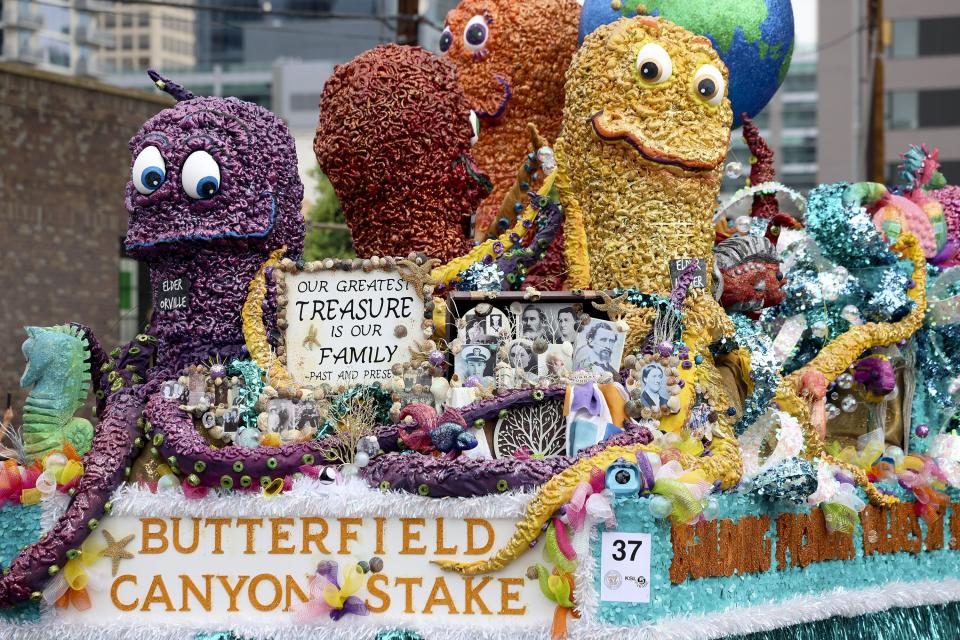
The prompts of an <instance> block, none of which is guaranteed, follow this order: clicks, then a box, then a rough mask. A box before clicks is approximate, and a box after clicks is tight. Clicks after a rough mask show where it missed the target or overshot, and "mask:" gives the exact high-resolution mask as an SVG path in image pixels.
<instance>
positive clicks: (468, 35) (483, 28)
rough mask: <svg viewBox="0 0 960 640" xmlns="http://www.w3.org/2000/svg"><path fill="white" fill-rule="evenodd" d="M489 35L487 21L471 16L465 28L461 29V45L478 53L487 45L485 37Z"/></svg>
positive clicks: (481, 17)
mask: <svg viewBox="0 0 960 640" xmlns="http://www.w3.org/2000/svg"><path fill="white" fill-rule="evenodd" d="M489 35H490V33H489V30H488V28H487V21H486V20H485V19H484V17H483V16H473V17H472V18H470V21H469V22H467V26H466V27H464V28H463V43H464V45H466V47H467V49H469V50H470V51H478V50H480V49H482V48H483V45H485V44H487V36H489Z"/></svg>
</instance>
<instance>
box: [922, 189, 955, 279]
mask: <svg viewBox="0 0 960 640" xmlns="http://www.w3.org/2000/svg"><path fill="white" fill-rule="evenodd" d="M928 193H929V194H930V195H931V196H933V197H934V198H936V199H937V201H938V202H939V203H940V205H941V206H942V207H943V216H944V218H945V220H946V224H947V245H948V246H950V247H952V248H953V250H954V254H953V257H950V258H946V259H945V260H944V261H943V262H941V263H940V266H942V267H950V266H955V265H957V264H960V186H955V185H949V186H946V187H944V188H943V189H937V190H935V191H929V192H928Z"/></svg>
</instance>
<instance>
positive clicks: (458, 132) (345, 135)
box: [313, 45, 490, 262]
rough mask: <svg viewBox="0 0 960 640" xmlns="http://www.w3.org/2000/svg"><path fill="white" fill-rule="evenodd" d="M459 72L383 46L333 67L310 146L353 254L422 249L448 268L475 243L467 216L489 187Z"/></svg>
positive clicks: (414, 51) (416, 52) (422, 54)
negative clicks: (474, 147)
mask: <svg viewBox="0 0 960 640" xmlns="http://www.w3.org/2000/svg"><path fill="white" fill-rule="evenodd" d="M474 135H475V132H474V128H473V125H472V124H471V118H470V103H469V102H468V100H467V98H466V97H465V96H464V95H463V93H462V92H461V91H460V88H459V86H458V83H457V70H456V68H455V67H454V66H453V65H452V64H450V63H449V62H447V61H446V60H443V59H441V58H438V57H437V56H434V55H433V54H431V53H428V52H426V51H424V50H422V49H419V48H414V47H403V46H399V45H386V46H382V47H377V48H375V49H372V50H370V51H367V52H365V53H363V54H361V55H359V56H357V57H356V58H354V59H353V60H352V61H350V62H348V63H347V64H344V65H340V66H338V67H337V69H336V70H335V71H334V74H333V76H331V78H330V79H329V80H328V81H327V83H326V85H325V86H324V90H323V95H322V97H321V99H320V123H319V125H318V126H317V134H316V138H315V139H314V144H313V149H314V152H315V153H316V156H317V162H319V163H320V168H321V169H322V170H323V172H324V173H325V174H326V175H327V177H328V178H330V182H331V183H332V184H333V188H334V189H335V190H336V192H337V196H338V197H339V198H340V202H341V205H342V206H343V210H344V216H345V217H346V220H347V224H348V225H349V226H350V233H351V236H352V237H353V246H354V250H355V251H356V253H357V255H358V256H360V257H364V258H366V257H370V256H374V255H379V256H393V255H401V256H405V255H407V254H409V253H411V252H422V253H425V254H427V255H428V256H430V257H432V258H439V259H440V260H442V261H444V262H446V261H448V260H451V259H453V258H456V257H458V256H461V255H463V254H464V253H466V252H467V251H468V250H469V249H470V247H472V246H473V242H472V239H471V238H468V237H467V231H468V229H469V226H470V218H471V216H472V215H473V213H474V211H475V209H476V207H477V205H478V204H479V203H480V201H481V200H482V199H483V198H484V197H485V196H486V195H487V194H488V193H489V190H490V183H489V180H488V179H487V177H486V176H485V175H484V174H483V172H482V171H481V170H480V168H478V167H477V165H476V163H474V161H473V158H472V157H471V152H470V146H471V139H472V138H473V137H474Z"/></svg>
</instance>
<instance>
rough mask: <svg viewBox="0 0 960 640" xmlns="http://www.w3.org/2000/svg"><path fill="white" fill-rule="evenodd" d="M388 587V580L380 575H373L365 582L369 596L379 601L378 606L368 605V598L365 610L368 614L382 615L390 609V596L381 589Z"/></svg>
mask: <svg viewBox="0 0 960 640" xmlns="http://www.w3.org/2000/svg"><path fill="white" fill-rule="evenodd" d="M389 585H390V578H388V577H387V576H385V575H383V574H382V573H375V574H373V575H372V576H370V579H369V580H367V591H369V592H370V595H371V596H373V597H374V598H379V599H380V604H378V605H377V606H373V605H372V604H370V600H369V598H368V599H367V600H366V605H367V610H368V611H369V612H370V613H383V612H384V611H386V610H387V609H389V608H390V594H388V593H387V592H386V591H384V590H383V589H382V587H386V586H389Z"/></svg>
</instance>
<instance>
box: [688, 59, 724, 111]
mask: <svg viewBox="0 0 960 640" xmlns="http://www.w3.org/2000/svg"><path fill="white" fill-rule="evenodd" d="M726 88H727V83H726V81H724V79H723V74H722V73H720V69H717V68H716V67H715V66H713V65H712V64H705V65H703V66H702V67H700V68H699V69H697V73H696V75H694V76H693V89H694V91H696V92H697V97H699V98H700V99H701V100H703V101H704V102H706V103H708V104H713V105H717V104H720V103H721V102H723V94H724V92H725V91H726Z"/></svg>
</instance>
